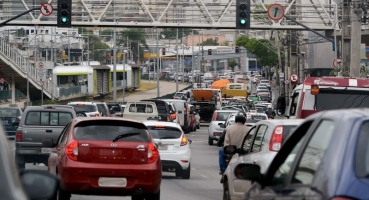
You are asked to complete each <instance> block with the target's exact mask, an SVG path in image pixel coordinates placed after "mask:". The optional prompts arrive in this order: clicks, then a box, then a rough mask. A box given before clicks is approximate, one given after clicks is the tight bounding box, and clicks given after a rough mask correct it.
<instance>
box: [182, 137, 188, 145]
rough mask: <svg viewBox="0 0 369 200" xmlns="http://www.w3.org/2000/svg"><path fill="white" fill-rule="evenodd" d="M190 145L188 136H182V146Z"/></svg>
mask: <svg viewBox="0 0 369 200" xmlns="http://www.w3.org/2000/svg"><path fill="white" fill-rule="evenodd" d="M187 144H188V140H187V138H186V136H184V135H183V136H182V140H181V146H186V145H187Z"/></svg>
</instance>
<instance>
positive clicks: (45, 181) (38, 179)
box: [20, 170, 59, 200]
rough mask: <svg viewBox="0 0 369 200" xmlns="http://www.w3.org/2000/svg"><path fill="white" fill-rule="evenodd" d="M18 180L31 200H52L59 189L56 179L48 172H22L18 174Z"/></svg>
mask: <svg viewBox="0 0 369 200" xmlns="http://www.w3.org/2000/svg"><path fill="white" fill-rule="evenodd" d="M20 179H21V183H22V185H23V188H24V191H25V192H26V194H27V196H28V197H29V198H30V199H31V200H36V199H52V198H53V197H54V196H56V192H57V190H58V188H59V180H58V178H57V177H56V176H54V175H52V174H50V173H49V172H48V171H41V170H24V171H22V172H21V173H20ZM40 191H42V192H40Z"/></svg>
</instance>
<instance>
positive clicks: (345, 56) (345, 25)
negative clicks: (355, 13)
mask: <svg viewBox="0 0 369 200" xmlns="http://www.w3.org/2000/svg"><path fill="white" fill-rule="evenodd" d="M342 4H343V5H342V21H341V23H342V30H341V32H342V68H343V69H342V72H343V73H347V72H348V71H349V70H350V62H351V60H350V59H351V57H350V54H351V30H350V27H349V25H350V24H351V22H350V10H351V6H350V1H349V0H343V1H342ZM359 31H360V30H359ZM359 45H360V44H359ZM346 75H347V74H346Z"/></svg>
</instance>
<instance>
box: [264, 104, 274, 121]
mask: <svg viewBox="0 0 369 200" xmlns="http://www.w3.org/2000/svg"><path fill="white" fill-rule="evenodd" d="M265 114H266V115H267V116H268V118H272V119H274V116H275V111H274V110H273V109H272V108H270V107H269V108H268V110H267V111H265Z"/></svg>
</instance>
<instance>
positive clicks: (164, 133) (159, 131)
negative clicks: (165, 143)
mask: <svg viewBox="0 0 369 200" xmlns="http://www.w3.org/2000/svg"><path fill="white" fill-rule="evenodd" d="M146 127H147V129H148V130H149V131H150V133H151V136H152V137H153V138H154V139H177V138H180V137H181V136H182V130H181V129H178V128H176V127H168V126H146Z"/></svg>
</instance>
